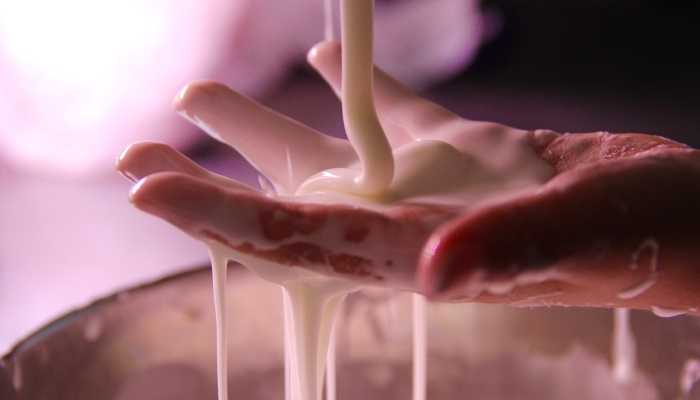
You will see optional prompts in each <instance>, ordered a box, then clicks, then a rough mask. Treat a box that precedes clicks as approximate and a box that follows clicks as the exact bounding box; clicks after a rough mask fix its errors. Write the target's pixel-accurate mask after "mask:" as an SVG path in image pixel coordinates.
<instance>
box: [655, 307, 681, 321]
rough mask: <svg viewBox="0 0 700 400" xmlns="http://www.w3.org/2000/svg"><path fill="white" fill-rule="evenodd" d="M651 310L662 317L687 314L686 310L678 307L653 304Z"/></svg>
mask: <svg viewBox="0 0 700 400" xmlns="http://www.w3.org/2000/svg"><path fill="white" fill-rule="evenodd" d="M651 312H653V313H654V315H656V316H657V317H661V318H672V317H677V316H679V315H684V314H686V311H685V310H679V309H677V308H665V307H661V306H657V305H653V306H651Z"/></svg>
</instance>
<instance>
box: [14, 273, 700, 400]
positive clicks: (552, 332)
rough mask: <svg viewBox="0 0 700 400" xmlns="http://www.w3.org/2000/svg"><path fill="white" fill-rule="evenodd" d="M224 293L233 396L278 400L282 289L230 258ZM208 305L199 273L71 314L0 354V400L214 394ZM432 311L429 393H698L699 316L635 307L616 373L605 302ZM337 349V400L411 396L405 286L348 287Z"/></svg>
mask: <svg viewBox="0 0 700 400" xmlns="http://www.w3.org/2000/svg"><path fill="white" fill-rule="evenodd" d="M226 287H227V292H228V298H227V305H228V308H227V309H228V311H227V316H228V328H229V329H228V334H227V339H228V353H227V359H228V366H229V368H228V376H227V381H228V394H229V399H232V400H233V399H246V400H249V399H251V400H252V399H261V400H266V399H271V400H272V399H274V400H282V399H284V392H285V390H284V386H285V376H284V360H285V354H284V318H283V301H282V291H281V289H280V287H279V286H278V285H275V284H271V283H268V282H265V281H263V280H261V279H260V278H258V277H257V276H255V275H253V274H252V273H251V272H250V271H248V270H247V269H245V268H242V267H240V266H237V265H232V266H230V267H229V272H228V277H227V284H226ZM212 303H213V296H212V286H211V269H210V268H206V269H199V270H196V271H193V272H190V273H186V274H184V275H178V276H175V277H172V278H168V279H166V280H164V281H161V282H157V283H155V284H150V285H146V286H144V287H141V288H137V289H134V290H130V291H126V292H122V293H119V294H116V295H114V296H112V297H110V298H107V299H105V300H102V301H99V302H97V303H95V304H93V305H91V306H89V307H87V308H85V309H83V310H79V311H77V312H75V313H72V314H70V315H68V316H66V317H64V318H62V319H60V320H58V321H56V322H54V323H52V324H50V325H49V326H47V327H46V328H44V329H43V330H41V331H40V332H38V333H37V334H35V335H33V336H32V337H30V338H28V339H27V340H26V341H24V342H22V343H21V344H20V345H19V346H18V347H16V348H15V349H14V350H13V351H12V352H11V353H10V354H8V355H6V356H5V357H4V358H2V360H1V361H0V398H1V399H3V400H15V399H47V400H57V399H71V400H74V399H96V400H101V399H105V400H141V399H144V400H145V399H149V400H153V399H155V400H158V399H170V400H179V399H182V400H200V399H201V400H214V399H216V398H217V386H216V361H215V360H216V356H215V354H216V327H215V318H214V307H213V304H212ZM426 311H427V331H426V333H427V346H428V356H427V371H426V372H427V387H426V390H427V398H429V399H431V400H432V399H465V400H469V399H478V400H501V399H503V400H506V399H508V400H512V399H522V400H530V399H533V400H534V399H537V400H548V399H558V400H559V399H582V400H583V399H591V400H592V399H596V400H597V399H602V400H606V399H611V400H613V399H630V400H631V399H634V400H644V399H664V400H665V399H668V400H677V399H699V398H700V390H698V389H700V387H699V388H697V389H695V388H694V387H693V385H694V383H695V380H696V379H697V377H698V373H697V372H698V370H700V367H699V365H700V361H698V359H700V323H699V322H700V321H698V319H697V318H696V317H691V316H679V317H674V318H660V317H657V316H655V315H653V314H652V313H650V312H637V311H631V312H630V313H629V316H630V319H629V325H628V326H629V328H630V330H631V332H632V333H633V334H634V337H635V340H634V342H635V343H634V344H633V346H634V348H635V351H636V362H635V363H634V365H632V366H631V367H630V368H631V370H630V369H628V370H627V372H625V374H623V375H624V379H620V374H619V373H616V372H615V367H614V364H615V362H614V361H613V358H615V357H616V356H613V352H612V347H613V336H614V335H613V311H612V310H606V309H586V308H546V307H543V308H533V309H530V308H513V307H505V306H488V305H479V304H430V303H429V304H428V305H427V310H426ZM624 335H626V333H625V332H623V334H622V336H624ZM335 343H336V346H335V348H336V351H335V358H336V370H337V374H336V378H335V386H336V398H337V399H338V400H343V399H347V400H356V399H370V400H371V399H392V400H394V399H406V400H408V399H411V396H412V374H413V372H412V358H413V355H412V346H413V296H412V295H411V294H409V293H401V292H394V291H389V290H385V289H378V288H365V289H362V290H360V291H359V292H355V293H351V294H349V295H348V297H347V299H346V301H345V302H344V303H343V305H342V306H341V307H340V309H339V311H338V318H337V323H336V327H335ZM617 362H618V365H619V361H617ZM618 368H620V367H618ZM326 383H328V382H327V381H326ZM324 396H325V394H324Z"/></svg>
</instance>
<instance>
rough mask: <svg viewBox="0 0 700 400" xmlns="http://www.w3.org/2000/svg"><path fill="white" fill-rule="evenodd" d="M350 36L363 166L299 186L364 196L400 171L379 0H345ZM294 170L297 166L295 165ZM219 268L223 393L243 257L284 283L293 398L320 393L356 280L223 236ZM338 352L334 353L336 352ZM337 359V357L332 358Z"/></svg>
mask: <svg viewBox="0 0 700 400" xmlns="http://www.w3.org/2000/svg"><path fill="white" fill-rule="evenodd" d="M324 5H325V7H326V10H325V17H326V25H325V35H326V37H327V38H328V37H332V31H333V26H332V22H331V20H330V19H332V12H331V9H330V2H329V1H325V3H324ZM341 7H342V9H341V16H342V17H341V18H342V25H341V29H342V35H343V87H344V88H346V90H344V91H343V98H342V102H343V116H344V121H345V125H346V129H347V132H348V137H349V139H350V142H351V144H352V145H353V148H354V149H355V150H356V151H357V153H358V155H359V158H360V162H361V166H362V168H361V169H360V171H359V172H360V173H359V175H358V174H357V172H358V171H357V170H354V169H336V170H333V172H334V174H333V175H332V178H328V174H318V175H317V176H313V177H311V178H310V179H308V180H307V181H306V182H304V184H303V185H302V186H301V188H300V189H299V191H298V193H300V194H308V193H313V192H315V191H318V190H327V189H332V190H333V189H334V190H339V191H342V192H346V193H351V194H356V195H374V194H377V193H381V192H384V191H385V190H386V189H387V187H388V186H389V184H390V183H391V181H392V178H393V176H394V158H393V155H392V151H391V147H390V146H389V142H388V141H387V138H386V136H385V135H384V132H383V131H382V128H381V125H380V124H379V119H378V117H377V114H376V111H375V107H374V100H373V89H372V74H373V72H372V71H373V67H374V63H373V58H372V51H373V49H372V35H373V29H372V23H373V8H374V1H373V0H344V1H343V2H342V5H341ZM290 171H291V168H290ZM208 248H209V253H210V255H211V261H212V268H213V280H214V283H213V286H214V299H215V308H216V323H217V380H218V396H219V399H220V400H226V399H227V398H228V393H227V392H228V385H227V365H226V358H227V344H226V334H227V329H226V293H225V286H226V266H227V263H228V260H229V259H232V260H236V261H238V262H240V263H242V264H244V265H246V266H247V267H248V268H250V269H251V270H253V271H254V272H255V273H257V274H258V275H259V276H261V277H262V278H264V279H266V280H268V281H271V282H275V283H278V284H280V285H282V288H283V297H284V310H285V342H286V343H285V346H286V349H287V350H286V357H285V358H286V360H285V364H286V365H285V368H286V371H285V375H286V384H285V388H286V392H287V393H286V398H287V399H289V400H319V399H321V388H322V383H323V378H324V372H325V369H326V368H325V367H326V359H327V355H328V354H329V353H328V347H329V343H330V341H331V332H332V328H333V321H334V318H335V314H336V312H337V310H338V307H339V306H340V304H341V303H342V301H343V300H344V299H345V296H346V295H347V294H348V293H350V292H353V291H356V290H358V289H360V286H359V285H357V284H354V283H349V282H344V281H340V280H336V279H331V278H326V277H322V276H319V275H317V274H314V273H311V272H308V271H304V270H300V269H292V268H287V267H280V266H277V265H274V264H271V263H267V262H265V261H262V260H258V259H255V258H252V257H247V256H244V255H242V254H239V253H237V252H235V251H232V250H231V249H228V248H225V247H224V246H221V245H219V244H217V243H213V242H212V243H208ZM425 308H426V305H425V300H424V299H423V298H422V296H420V295H416V300H415V310H416V312H415V318H414V327H415V328H414V329H415V332H416V335H415V338H414V361H415V366H414V368H415V370H414V396H413V399H414V400H425V392H426V382H425V380H426V372H425V371H426V353H427V348H426V347H427V346H426V334H425V333H426V326H425V323H426V322H425ZM330 354H331V355H334V352H331V353H330ZM331 361H332V362H333V363H334V357H331ZM334 367H335V366H334V365H333V367H332V371H329V372H332V373H333V376H332V377H331V376H329V377H328V393H327V396H326V398H327V399H328V400H334V399H335V391H334V389H335V376H334V372H335V368H334Z"/></svg>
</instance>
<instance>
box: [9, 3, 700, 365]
mask: <svg viewBox="0 0 700 400" xmlns="http://www.w3.org/2000/svg"><path fill="white" fill-rule="evenodd" d="M376 2H377V12H376V22H375V25H376V61H377V63H378V64H379V65H380V66H382V67H383V68H385V69H386V70H388V71H389V72H390V73H392V74H394V75H395V76H397V77H398V78H400V79H401V80H402V81H404V82H405V83H407V84H409V85H411V86H412V87H414V88H416V89H417V90H419V91H420V92H421V93H423V94H424V95H425V96H426V97H428V98H430V99H431V100H434V101H436V102H438V103H440V104H442V105H444V106H446V107H448V108H450V109H452V110H454V111H456V112H457V113H459V114H461V115H463V116H465V117H467V118H470V119H476V120H490V121H496V122H501V123H504V124H508V125H512V126H515V127H518V128H524V129H537V128H548V129H553V130H555V131H558V132H593V131H598V130H604V131H610V132H616V133H623V132H639V133H648V134H655V135H661V136H666V137H669V138H672V139H674V140H677V141H680V142H683V143H686V144H688V145H691V146H693V147H696V148H697V147H700V112H699V111H700V62H698V61H697V58H698V57H696V56H695V54H694V53H696V52H697V50H698V49H700V45H699V43H698V41H699V40H700V24H697V21H696V16H697V13H696V12H694V9H693V8H691V7H692V5H691V4H690V2H681V1H674V0H665V1H662V0H636V1H632V0H569V1H566V2H561V1H554V0H485V1H482V2H479V1H476V0H376ZM112 3H113V4H112ZM335 11H336V20H337V3H336V7H335ZM322 32H323V21H322V8H321V1H320V0H293V1H290V0H227V1H224V0H208V1H194V0H180V1H157V0H148V1H147V0H140V1H138V0H131V1H122V2H118V3H117V2H108V1H103V2H94V1H86V0H66V1H62V2H50V1H40V0H25V1H19V0H14V1H13V0H0V353H3V352H4V350H6V349H8V348H9V347H10V346H11V345H12V344H13V343H14V342H16V341H17V340H19V339H20V338H22V337H23V336H25V335H27V334H28V333H30V332H32V331H33V330H35V329H37V328H39V327H40V326H41V325H43V324H44V323H46V322H48V321H49V320H51V319H53V318H55V317H57V316H59V315H61V314H63V313H65V312H66V311H68V310H70V309H73V308H76V307H79V306H82V305H84V304H86V303H88V302H90V301H91V300H93V299H96V298H98V297H100V296H104V295H106V294H109V293H111V292H113V291H115V290H118V289H121V288H124V287H127V286H130V285H133V284H137V283H141V282H145V281H148V280H152V279H156V278H158V277H161V276H164V275H168V274H171V273H174V272H177V271H181V270H183V269H187V268H191V267H194V266H200V265H203V264H205V263H207V261H208V255H207V252H206V249H205V248H204V246H202V245H201V244H200V243H199V242H196V241H194V240H192V239H190V238H189V237H187V236H186V235H184V234H182V233H180V232H179V231H177V230H176V229H174V228H172V227H171V226H169V225H167V224H166V223H165V222H162V221H160V220H157V219H156V218H154V217H151V216H149V215H145V214H143V213H141V212H139V211H137V210H135V209H133V208H131V206H130V205H129V203H128V201H127V194H128V191H129V188H130V186H131V185H130V183H129V182H128V181H126V180H125V179H123V178H122V177H120V176H118V174H117V173H116V172H114V170H113V165H114V159H115V158H116V156H117V155H118V154H119V152H120V151H121V150H122V149H123V148H124V147H126V146H127V145H129V144H130V143H132V142H134V141H139V140H158V141H163V142H166V143H169V144H171V145H172V146H175V147H176V148H178V149H180V150H182V151H183V152H185V153H186V154H188V155H189V156H191V157H193V158H194V159H195V160H196V161H197V162H199V163H200V164H202V165H204V166H205V167H207V168H209V169H210V170H213V171H215V172H217V173H221V174H223V175H227V176H231V177H234V178H236V179H239V180H241V181H243V182H245V183H248V184H250V185H253V186H257V185H258V183H257V172H255V170H253V169H252V168H251V167H250V166H248V165H247V164H246V162H245V161H244V160H243V159H242V158H241V157H240V156H239V155H238V154H237V153H236V152H235V151H234V150H232V149H230V148H228V147H226V146H224V145H222V144H220V143H218V142H216V141H215V140H213V139H210V138H209V137H207V136H206V135H204V134H203V133H201V132H198V131H197V130H196V129H195V128H193V127H191V126H190V125H189V124H188V123H187V122H185V121H184V120H180V118H179V117H178V116H177V115H175V113H174V112H172V110H171V107H170V103H171V101H172V98H173V97H174V96H175V94H176V93H177V92H178V91H179V89H180V88H181V87H182V86H184V85H185V84H186V83H187V82H189V81H191V80H194V79H199V78H209V79H216V80H219V81H222V82H224V83H226V84H227V85H229V86H231V87H232V88H234V89H236V90H239V91H241V92H243V93H245V94H248V95H250V96H252V97H254V98H256V99H257V100H259V101H261V102H262V103H263V104H266V105H267V106H269V107H271V108H273V109H275V110H278V111H280V112H282V113H284V114H286V115H288V116H290V117H292V118H295V119H297V120H299V121H301V122H303V123H306V124H307V125H309V126H311V127H313V128H315V129H318V130H320V131H322V132H325V133H327V134H330V135H334V136H340V137H342V136H343V135H344V133H343V126H342V121H341V113H340V104H339V103H338V102H337V101H336V100H335V98H334V96H333V94H332V93H331V92H330V90H329V89H328V88H327V87H326V86H325V84H324V83H323V82H322V81H321V80H320V78H318V77H317V76H316V74H315V73H314V72H313V71H311V70H310V69H309V68H308V67H306V66H304V57H305V53H306V51H307V50H308V48H309V47H310V46H312V45H313V44H315V43H316V42H318V41H320V40H322V36H323V33H322Z"/></svg>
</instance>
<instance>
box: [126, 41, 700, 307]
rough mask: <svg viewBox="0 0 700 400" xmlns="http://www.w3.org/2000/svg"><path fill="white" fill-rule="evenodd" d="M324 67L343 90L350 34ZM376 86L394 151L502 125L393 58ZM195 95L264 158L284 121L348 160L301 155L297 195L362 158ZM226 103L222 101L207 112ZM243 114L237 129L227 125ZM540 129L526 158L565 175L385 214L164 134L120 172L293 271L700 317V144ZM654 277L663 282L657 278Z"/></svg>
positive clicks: (139, 197) (166, 214) (241, 146)
mask: <svg viewBox="0 0 700 400" xmlns="http://www.w3.org/2000/svg"><path fill="white" fill-rule="evenodd" d="M309 62H310V63H311V65H312V66H314V67H315V68H316V69H317V70H318V71H319V72H320V73H321V75H322V76H323V77H324V79H326V81H327V82H328V83H329V85H330V86H331V87H332V88H333V89H334V90H335V92H336V93H337V94H339V93H340V78H341V72H340V48H339V45H337V44H336V43H332V42H325V43H321V44H319V45H318V46H316V47H315V48H314V49H312V51H311V52H310V53H309ZM374 91H375V102H376V107H377V113H378V115H379V119H380V122H381V124H382V128H383V129H384V131H385V132H386V134H387V137H388V139H389V142H390V144H391V146H392V148H397V147H399V146H401V145H403V144H406V143H408V142H410V141H413V140H416V139H420V138H423V139H424V138H436V139H440V140H444V141H446V142H448V143H451V144H453V145H455V147H457V148H459V143H460V141H459V138H460V137H463V136H464V135H486V137H488V135H489V132H490V131H489V129H490V128H492V127H494V126H497V125H496V124H490V123H481V122H473V121H467V120H464V119H462V118H460V117H459V116H457V115H455V114H453V113H451V112H450V111H448V110H446V109H444V108H442V107H440V106H438V105H436V104H434V103H430V102H428V101H426V100H424V99H422V98H420V97H419V96H417V95H416V94H415V93H413V92H411V91H410V90H409V89H407V88H405V87H404V86H402V85H401V84H399V83H398V82H396V81H395V80H394V79H393V78H391V77H390V76H388V75H386V74H385V73H383V72H382V71H381V70H378V69H375V88H374ZM183 93H184V95H181V96H180V97H179V98H178V99H176V103H175V108H176V110H178V111H180V112H181V113H183V114H184V115H185V116H186V117H187V118H189V119H190V120H192V121H194V122H195V123H197V124H199V125H200V126H201V127H203V129H205V130H207V129H210V130H214V131H215V132H214V133H215V134H216V135H217V136H219V137H220V138H221V139H222V140H224V141H226V142H228V143H230V144H231V145H233V146H234V147H236V148H237V149H238V150H239V151H241V152H242V153H243V154H244V155H246V157H247V158H248V159H249V160H250V161H251V162H252V163H253V164H254V165H255V164H256V162H260V164H261V165H262V163H263V161H264V160H263V157H266V156H265V155H262V154H257V153H256V150H255V145H251V144H250V143H251V142H255V141H258V142H265V141H266V140H271V139H272V136H270V137H267V136H266V135H267V133H268V132H271V130H274V129H283V130H285V132H293V134H289V135H287V136H284V138H285V139H283V142H284V143H283V144H284V145H285V146H279V147H280V148H282V149H284V151H289V152H291V153H292V154H295V152H297V150H298V153H299V154H301V153H302V151H301V150H303V149H302V147H303V146H312V147H314V146H315V147H317V148H319V149H323V151H329V152H332V154H334V155H337V157H335V159H336V161H333V162H332V163H331V164H332V165H326V164H323V163H321V162H320V161H318V160H302V161H300V164H299V165H295V166H294V171H295V173H296V174H297V175H296V176H295V177H294V180H289V182H287V183H279V184H278V185H277V186H278V193H279V192H286V193H293V192H294V190H295V188H297V187H298V186H299V185H300V184H301V182H303V180H304V179H305V178H307V177H309V176H311V175H313V174H314V173H317V172H320V171H322V170H324V169H328V168H335V167H343V166H347V165H348V164H349V163H352V162H354V161H356V159H357V158H356V156H355V155H354V154H353V152H352V149H351V148H350V147H349V144H347V142H344V141H336V140H335V139H330V138H328V137H326V136H324V135H322V134H320V133H318V132H315V131H313V130H311V129H310V128H307V127H304V126H303V125H301V124H298V123H296V122H295V121H292V120H289V119H286V118H285V117H283V116H281V115H279V114H276V113H275V112H273V111H271V110H269V109H266V108H264V107H263V106H261V105H259V104H257V103H255V102H253V101H252V100H249V99H246V98H244V97H243V96H241V95H239V94H237V93H235V92H233V91H231V90H230V89H228V88H225V87H223V86H221V85H218V84H215V83H212V82H199V83H196V84H193V85H190V86H189V87H188V89H187V91H186V92H183ZM227 104H228V106H227ZM217 107H218V108H217ZM212 109H215V110H217V111H216V112H210V113H207V112H206V110H212ZM417 115H419V116H423V115H429V116H430V118H423V119H420V118H416V116H417ZM231 125H234V126H236V127H237V129H236V131H235V132H234V131H227V129H226V127H228V126H231ZM277 125H279V126H281V128H276V127H275V126H277ZM513 132H515V133H513V134H518V133H517V132H522V131H517V130H513ZM526 137H527V138H528V140H529V143H530V145H531V147H528V150H527V151H528V152H530V153H532V154H529V153H528V154H520V155H518V156H523V157H530V156H533V157H541V158H542V159H544V160H545V161H546V162H547V163H548V164H549V165H550V166H551V178H550V179H549V180H548V181H546V182H544V183H543V184H542V185H541V186H540V187H538V188H537V190H534V191H530V192H528V193H526V194H523V195H520V196H517V197H515V198H509V199H508V200H506V201H499V202H491V203H488V202H487V203H484V204H481V205H478V206H474V207H456V206H442V205H437V204H425V203H413V204H402V205H398V206H394V207H388V208H385V209H381V210H377V209H372V208H365V207H357V206H350V205H343V204H318V203H315V204H308V203H301V202H298V201H295V199H294V198H284V199H276V198H271V197H267V196H266V195H265V194H264V193H262V192H260V191H258V190H257V189H253V188H250V187H247V186H245V185H242V184H240V183H238V182H235V181H233V180H230V179H228V178H224V177H221V176H218V175H214V174H211V173H209V172H207V171H205V170H203V169H202V168H200V167H199V166H197V165H196V164H195V163H194V162H192V161H191V160H189V159H187V158H186V157H185V156H183V155H182V154H180V153H178V152H177V151H175V150H173V149H171V148H170V147H168V146H166V145H163V144H159V143H152V142H142V143H136V144H134V145H132V146H130V147H129V148H127V149H126V150H125V151H124V152H123V153H122V154H121V155H120V157H119V159H118V160H117V169H118V170H119V171H120V172H121V173H122V174H123V175H124V176H126V177H127V178H129V179H131V180H132V181H134V182H138V183H137V185H135V186H134V188H133V189H132V192H131V195H130V200H131V201H132V202H133V204H134V205H135V206H136V207H137V208H139V209H141V210H143V211H146V212H148V213H151V214H153V215H156V216H158V217H160V218H163V219H165V220H166V221H168V222H170V223H172V224H173V225H175V226H177V227H178V228H180V229H182V230H183V231H185V232H187V233H188V234H190V235H191V236H193V237H195V238H197V239H200V240H205V241H206V240H214V241H217V242H219V243H221V244H224V245H225V246H228V247H230V248H231V249H233V250H235V251H237V252H240V253H242V254H246V255H249V256H250V255H252V256H254V257H258V258H262V259H266V260H269V261H273V262H275V263H277V264H279V265H281V266H290V267H291V266H295V267H301V268H307V269H311V270H314V271H316V272H319V273H321V274H324V275H328V276H334V277H340V278H342V279H348V280H354V281H357V282H360V283H364V284H370V285H380V286H387V287H392V288H397V289H401V290H412V291H418V292H421V293H424V294H426V295H427V296H428V297H429V298H431V299H435V300H440V301H476V302H486V303H504V304H511V305H516V306H538V305H563V306H595V307H627V308H639V309H649V308H651V307H652V306H660V307H664V308H668V309H677V310H683V311H686V312H688V313H691V314H700V313H699V312H698V311H697V310H698V307H700V243H698V242H699V241H700V210H698V205H700V152H699V151H697V150H694V149H692V148H689V147H687V146H685V145H683V144H679V143H676V142H673V141H671V140H668V139H665V138H661V137H656V136H649V135H641V134H618V135H613V134H608V133H603V132H597V133H588V134H565V135H560V134H557V133H555V132H551V131H544V130H543V131H534V132H530V133H528V135H527V136H526ZM245 138H251V140H248V141H246V140H245ZM275 140H278V139H275ZM246 146H248V147H246ZM487 146H492V148H486V149H485V152H486V154H489V153H488V152H489V151H493V152H497V151H499V150H500V148H499V146H498V143H497V142H494V143H493V144H487ZM282 151H283V150H280V154H279V157H280V158H281V159H284V156H285V154H283V153H282ZM292 159H294V158H292ZM333 163H335V164H333ZM262 172H263V173H264V174H265V175H266V176H268V177H269V178H270V180H272V181H273V182H284V181H285V180H284V174H286V173H287V172H286V169H284V168H281V167H278V168H275V167H274V166H273V167H272V168H271V169H270V170H262ZM290 179H291V178H290ZM285 185H286V186H285ZM652 275H654V276H655V277H656V279H653V280H649V277H650V276H652ZM524 277H525V278H526V279H523V278H524ZM514 279H515V280H519V281H518V285H516V286H515V287H514V288H512V290H496V289H497V288H498V287H497V286H496V285H500V286H503V284H504V283H506V284H507V283H508V282H513V280H514ZM643 282H653V284H650V285H647V286H648V288H646V290H644V291H641V293H639V294H636V295H635V296H631V295H630V293H631V292H630V291H629V290H627V289H630V288H633V287H635V286H638V285H639V284H641V283H643ZM489 288H490V289H489ZM509 289H510V288H509ZM625 292H626V293H627V296H625V295H624V293H625ZM494 293H496V294H494ZM621 293H623V295H622V296H620V294H621Z"/></svg>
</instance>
